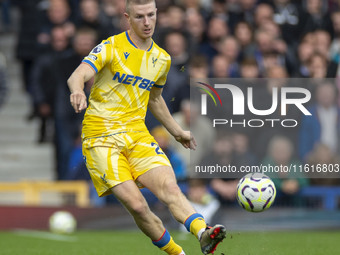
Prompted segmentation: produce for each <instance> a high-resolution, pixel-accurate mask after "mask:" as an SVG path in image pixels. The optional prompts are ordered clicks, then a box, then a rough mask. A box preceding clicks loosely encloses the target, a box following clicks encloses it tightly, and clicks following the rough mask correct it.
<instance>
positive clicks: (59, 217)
mask: <svg viewBox="0 0 340 255" xmlns="http://www.w3.org/2000/svg"><path fill="white" fill-rule="evenodd" d="M49 227H50V231H51V232H53V233H56V234H71V233H73V232H74V231H75V230H76V227H77V221H76V219H75V218H74V216H73V215H72V214H71V213H69V212H66V211H57V212H55V213H53V214H52V215H51V217H50V219H49Z"/></svg>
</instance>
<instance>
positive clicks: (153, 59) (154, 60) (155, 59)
mask: <svg viewBox="0 0 340 255" xmlns="http://www.w3.org/2000/svg"><path fill="white" fill-rule="evenodd" d="M157 60H158V58H155V57H152V64H153V67H155V65H156V62H157Z"/></svg>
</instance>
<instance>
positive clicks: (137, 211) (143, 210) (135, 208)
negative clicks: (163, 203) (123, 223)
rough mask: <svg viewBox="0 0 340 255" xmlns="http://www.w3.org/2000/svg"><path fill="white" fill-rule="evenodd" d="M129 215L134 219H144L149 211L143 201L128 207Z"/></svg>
mask: <svg viewBox="0 0 340 255" xmlns="http://www.w3.org/2000/svg"><path fill="white" fill-rule="evenodd" d="M129 211H130V213H131V214H133V215H134V216H136V217H144V216H146V215H147V214H148V212H149V211H150V209H149V206H148V204H147V203H146V202H145V201H134V202H133V203H132V204H131V205H130V210H129Z"/></svg>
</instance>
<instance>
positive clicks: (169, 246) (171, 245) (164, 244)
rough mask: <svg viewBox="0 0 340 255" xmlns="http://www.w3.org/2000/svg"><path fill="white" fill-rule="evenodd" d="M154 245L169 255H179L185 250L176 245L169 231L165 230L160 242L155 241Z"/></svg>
mask: <svg viewBox="0 0 340 255" xmlns="http://www.w3.org/2000/svg"><path fill="white" fill-rule="evenodd" d="M152 243H153V244H154V245H156V246H157V247H158V248H159V249H161V250H162V251H165V252H166V253H167V254H169V255H179V254H180V253H181V252H182V250H183V249H182V247H181V246H179V245H178V244H176V243H175V241H174V240H173V239H172V237H171V236H170V234H169V232H168V231H167V230H164V233H163V235H162V236H161V237H160V238H159V239H158V240H153V241H152Z"/></svg>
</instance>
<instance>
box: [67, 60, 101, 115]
mask: <svg viewBox="0 0 340 255" xmlns="http://www.w3.org/2000/svg"><path fill="white" fill-rule="evenodd" d="M95 74H96V72H95V71H94V70H93V68H92V67H90V66H89V65H87V64H85V63H81V64H80V65H79V66H78V67H77V69H76V70H75V71H74V72H73V73H72V75H71V76H70V78H69V79H68V80H67V84H68V87H69V89H70V91H71V96H70V101H71V105H72V107H73V108H74V110H75V111H76V113H79V112H81V111H82V110H84V109H86V107H87V98H86V95H85V92H84V84H85V82H87V81H88V80H90V79H91V78H92V77H93V76H94V75H95Z"/></svg>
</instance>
